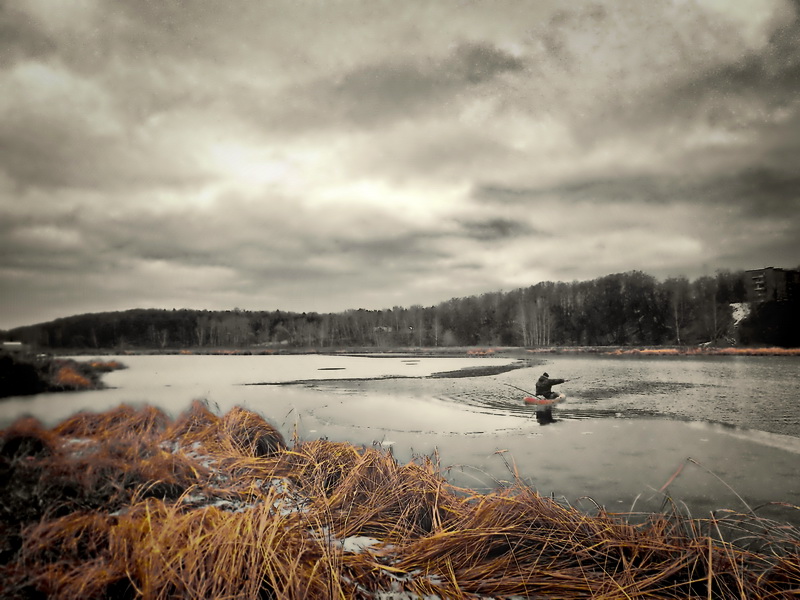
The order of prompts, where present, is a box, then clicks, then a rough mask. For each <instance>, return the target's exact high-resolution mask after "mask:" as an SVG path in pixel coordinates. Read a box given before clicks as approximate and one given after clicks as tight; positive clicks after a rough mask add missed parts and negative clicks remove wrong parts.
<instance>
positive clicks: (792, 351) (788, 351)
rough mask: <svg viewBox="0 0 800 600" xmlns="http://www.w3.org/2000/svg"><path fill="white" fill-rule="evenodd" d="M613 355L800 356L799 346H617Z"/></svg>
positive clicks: (612, 352)
mask: <svg viewBox="0 0 800 600" xmlns="http://www.w3.org/2000/svg"><path fill="white" fill-rule="evenodd" d="M606 354H612V355H614V356H635V355H642V356H800V348H777V347H773V348H713V347H700V348H630V349H622V348H618V349H616V350H612V351H610V352H606Z"/></svg>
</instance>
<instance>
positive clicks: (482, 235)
mask: <svg viewBox="0 0 800 600" xmlns="http://www.w3.org/2000/svg"><path fill="white" fill-rule="evenodd" d="M461 226H462V228H463V232H464V235H465V236H466V237H468V238H472V239H475V240H478V241H482V242H486V241H498V240H504V239H508V238H514V237H519V236H523V235H531V234H535V233H537V230H536V229H535V228H533V227H531V226H530V225H528V224H526V223H523V222H521V221H519V220H512V219H506V218H503V217H494V218H490V219H485V220H482V221H463V222H461Z"/></svg>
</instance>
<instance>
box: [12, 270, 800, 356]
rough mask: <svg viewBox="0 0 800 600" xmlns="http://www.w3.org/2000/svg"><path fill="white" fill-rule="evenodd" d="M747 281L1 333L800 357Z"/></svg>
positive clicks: (188, 314) (792, 304)
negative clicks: (729, 348)
mask: <svg viewBox="0 0 800 600" xmlns="http://www.w3.org/2000/svg"><path fill="white" fill-rule="evenodd" d="M745 281H746V280H745V272H744V271H739V272H729V271H719V272H717V273H716V275H715V276H704V277H700V278H698V279H695V280H692V281H690V280H689V279H687V278H684V277H678V278H670V279H667V280H665V281H658V280H657V279H656V278H654V277H652V276H651V275H648V274H646V273H643V272H640V271H630V272H626V273H617V274H613V275H607V276H604V277H600V278H597V279H593V280H590V281H575V282H571V283H562V282H542V283H537V284H536V285H532V286H529V287H526V288H519V289H516V290H513V291H509V292H503V291H498V292H492V293H486V294H482V295H480V296H469V297H464V298H453V299H451V300H448V301H446V302H442V303H440V304H438V305H436V306H429V307H423V306H419V305H416V306H411V307H399V306H395V307H393V308H391V309H385V310H366V309H358V310H347V311H344V312H340V313H313V312H312V313H295V312H285V311H281V310H274V311H249V310H240V309H233V310H225V311H215V310H196V309H172V310H167V309H133V310H127V311H120V312H106V313H92V314H84V315H76V316H71V317H65V318H60V319H56V320H54V321H50V322H47V323H40V324H36V325H30V326H25V327H19V328H16V329H12V330H10V331H7V332H3V333H2V337H3V338H4V339H6V340H16V341H20V342H24V343H26V344H28V345H30V346H32V347H34V348H40V349H74V350H81V349H84V350H95V349H116V350H135V349H155V350H174V349H190V348H193V349H197V348H201V349H202V348H208V349H214V348H252V347H262V348H264V349H268V348H318V349H324V348H346V347H379V348H393V347H409V346H412V347H448V346H518V347H551V346H609V345H611V346H664V345H672V346H690V345H697V344H713V345H760V344H767V345H774V346H783V347H797V346H800V316H798V315H799V314H800V310H798V301H797V299H796V298H795V299H794V300H793V301H783V302H775V301H770V302H761V303H752V302H748V298H747V288H746V284H745Z"/></svg>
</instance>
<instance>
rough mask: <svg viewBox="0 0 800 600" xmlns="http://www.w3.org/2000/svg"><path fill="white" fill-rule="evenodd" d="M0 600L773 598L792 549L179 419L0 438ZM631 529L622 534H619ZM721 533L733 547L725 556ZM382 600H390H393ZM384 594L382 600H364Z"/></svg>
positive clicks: (347, 448)
mask: <svg viewBox="0 0 800 600" xmlns="http://www.w3.org/2000/svg"><path fill="white" fill-rule="evenodd" d="M0 484H2V485H0V490H2V492H0V494H1V495H2V497H1V498H0V500H2V501H1V502H0V507H2V512H0V540H3V541H2V542H0V582H2V583H0V586H2V590H0V595H2V597H4V598H33V597H37V598H38V597H42V596H45V597H51V596H52V597H58V598H81V599H92V598H108V597H114V598H139V597H143V598H381V597H383V598H388V597H392V596H390V595H389V594H390V593H395V594H398V595H396V596H394V597H398V598H400V597H403V598H415V597H429V596H432V597H436V598H490V597H491V598H497V597H509V596H516V597H529V598H545V597H547V598H550V597H552V598H589V597H592V598H631V599H643V598H652V599H655V598H726V599H727V598H764V599H768V598H787V597H791V596H792V594H795V595H796V594H797V593H798V589H800V535H798V532H797V531H796V530H794V529H791V528H787V527H784V526H780V525H778V524H774V523H770V522H767V521H764V520H762V519H758V518H756V517H749V518H744V517H741V516H736V517H734V516H731V517H729V518H728V519H723V520H714V519H711V520H691V519H688V518H685V517H679V516H677V515H674V514H673V515H649V516H648V517H647V518H642V516H641V515H639V516H638V517H637V519H636V520H634V519H632V518H631V515H613V514H608V513H606V512H605V511H603V510H602V509H599V510H598V512H597V514H595V515H587V514H585V513H584V512H581V511H578V510H576V509H574V508H572V507H570V506H565V505H563V504H561V503H558V502H556V501H554V500H552V499H549V498H546V497H541V496H540V495H538V494H537V493H535V492H534V491H533V490H531V489H530V488H527V487H525V486H523V485H521V484H519V485H515V486H513V487H511V488H508V489H502V490H498V491H496V492H494V493H490V494H477V493H474V492H471V491H470V490H465V489H460V488H455V487H453V486H452V485H450V484H448V483H447V482H446V481H445V480H444V479H443V478H442V476H441V475H440V472H439V468H438V465H437V463H436V460H435V458H433V459H432V458H428V457H421V458H418V459H416V460H414V461H412V462H410V463H408V464H405V465H402V464H399V463H398V462H397V461H396V460H395V459H394V458H393V457H392V456H391V454H389V453H387V452H385V451H383V450H379V449H376V448H364V447H362V448H357V447H355V446H353V445H351V444H347V443H334V442H329V441H324V440H316V441H305V442H300V441H295V442H294V444H293V445H292V446H287V444H286V443H285V441H284V439H283V437H282V436H281V435H280V433H279V432H278V431H277V430H275V429H274V428H273V427H272V426H271V425H270V424H269V423H267V422H266V421H264V420H263V419H262V418H261V417H260V416H258V415H256V414H255V413H253V412H250V411H247V410H245V409H242V408H235V409H233V410H232V411H230V412H229V413H228V414H226V415H224V416H218V415H215V414H214V413H213V412H211V411H210V410H209V409H208V407H207V406H205V405H204V404H202V403H200V402H196V403H195V404H194V405H193V406H192V408H191V409H190V410H189V411H187V412H186V413H185V414H183V415H181V416H180V417H179V418H178V419H176V420H175V421H174V422H172V421H170V419H168V418H167V417H166V415H164V414H163V413H162V412H161V411H159V410H158V409H155V408H152V407H145V408H141V409H138V410H137V409H134V408H132V407H128V406H121V407H119V408H117V409H115V410H112V411H108V412H106V413H102V414H89V413H83V414H79V415H75V416H74V417H71V418H70V419H67V420H66V421H64V422H63V423H61V424H60V425H58V426H57V427H55V428H53V429H51V430H47V429H45V428H43V427H42V426H41V425H40V424H39V423H37V422H36V421H35V420H33V419H24V420H21V421H18V422H17V423H15V424H14V425H13V426H11V427H10V428H8V429H7V430H5V431H2V432H0ZM634 523H637V524H634ZM731 533H734V534H737V535H738V537H739V538H740V539H738V540H737V541H736V542H734V541H731V539H732V538H731ZM400 592H406V593H407V594H408V595H405V596H401V595H399V594H400ZM380 593H383V595H380Z"/></svg>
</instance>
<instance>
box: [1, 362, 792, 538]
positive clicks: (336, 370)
mask: <svg viewBox="0 0 800 600" xmlns="http://www.w3.org/2000/svg"><path fill="white" fill-rule="evenodd" d="M104 358H109V357H104ZM110 358H114V359H117V360H120V361H121V362H123V363H125V364H126V365H128V367H129V368H128V369H125V370H121V371H115V372H112V373H109V374H107V375H106V376H105V377H104V381H105V382H106V384H108V385H109V386H111V387H110V389H106V390H100V391H92V392H77V393H60V394H41V395H38V396H33V397H26V398H10V399H6V400H4V401H2V402H0V426H3V427H5V426H7V425H8V424H9V423H10V422H12V421H13V420H14V419H16V418H18V417H19V416H22V415H24V414H31V415H33V416H36V417H37V418H39V419H40V420H42V421H43V422H44V423H45V424H46V425H54V424H55V423H57V422H59V421H60V420H62V419H64V418H65V417H68V416H69V415H71V414H73V413H75V412H77V411H79V410H95V411H102V410H106V409H107V408H110V407H113V406H116V405H118V404H120V403H123V402H125V403H129V404H140V403H150V404H154V405H157V406H159V407H161V408H162V409H164V410H165V411H166V412H167V413H169V414H170V415H172V416H177V415H178V414H179V413H180V412H181V411H182V410H184V409H186V408H187V407H188V406H189V405H190V403H191V402H192V400H194V399H206V400H207V401H208V402H209V404H210V406H211V407H212V409H214V410H216V411H219V412H226V411H227V410H229V409H230V408H231V407H232V406H235V405H241V406H244V407H247V408H249V409H251V410H254V411H256V412H258V413H260V414H261V415H263V416H264V417H265V418H266V419H268V420H269V421H270V422H271V423H273V424H274V425H275V426H276V427H278V429H280V430H281V432H282V433H283V434H284V435H285V436H286V437H287V438H291V437H292V436H293V435H295V434H296V435H297V436H298V437H299V438H300V439H301V440H307V439H316V438H321V437H326V438H328V439H331V440H335V441H349V442H352V443H354V444H358V445H361V444H363V445H373V444H375V445H380V446H382V447H384V448H387V449H389V448H390V449H391V451H392V452H393V453H394V455H395V456H396V457H397V458H398V460H401V461H407V460H410V459H411V458H412V457H413V456H414V455H415V454H417V455H431V454H433V453H437V454H438V459H439V461H440V465H441V467H442V469H443V471H444V472H445V474H446V476H447V477H448V478H449V479H450V480H451V481H453V482H454V483H456V484H459V485H465V486H469V487H471V488H475V489H489V488H491V487H494V486H496V485H498V484H499V485H502V484H503V483H504V482H508V481H510V480H512V479H513V478H514V475H513V473H516V474H517V476H519V477H521V478H522V479H523V480H524V481H526V482H527V483H529V484H530V485H532V486H533V487H535V488H536V489H537V490H538V491H539V492H540V493H542V494H547V495H550V494H552V495H554V496H556V497H558V498H562V499H564V500H565V501H567V502H569V503H571V504H573V505H578V506H581V507H584V506H585V507H586V508H587V509H591V508H592V507H593V506H594V503H597V504H601V505H604V506H606V507H607V508H608V509H609V510H611V511H629V510H648V511H649V510H657V509H658V508H659V507H660V506H661V505H662V503H663V501H664V499H665V495H664V494H663V493H660V492H659V490H660V489H661V488H662V486H663V485H664V484H665V483H666V482H667V481H669V480H670V479H671V477H672V476H673V475H674V473H675V472H676V471H678V469H680V468H681V467H683V468H682V470H681V472H680V474H679V475H678V476H677V477H675V478H674V481H672V483H671V484H670V486H669V488H668V490H667V491H668V493H669V495H670V497H671V498H672V499H673V500H675V501H676V502H677V503H678V506H679V508H680V509H681V510H684V511H686V512H690V513H691V514H692V515H694V516H707V515H708V513H709V511H713V510H718V509H729V510H733V511H737V512H745V511H747V510H748V507H751V508H756V507H757V506H759V505H762V504H765V503H769V502H773V501H776V502H785V503H789V504H793V505H800V415H799V414H798V413H799V412H800V411H798V408H800V403H799V402H798V391H797V390H798V388H797V382H798V381H800V360H798V359H797V357H734V356H725V357H685V356H681V357H658V358H645V357H614V356H559V355H548V356H545V357H542V356H536V357H535V358H531V359H529V360H526V361H525V362H517V361H516V359H514V358H505V357H496V358H493V357H475V358H470V357H463V358H444V357H429V356H418V357H415V356H398V355H374V356H372V355H371V356H345V355H316V354H315V355H292V356H198V355H192V356H174V355H171V356H120V357H110ZM512 365H513V366H520V367H521V368H517V369H514V370H507V371H505V372H500V371H503V368H504V367H508V366H512ZM475 368H480V369H486V370H487V371H486V373H487V374H485V375H482V376H458V374H459V371H461V374H462V375H463V374H470V375H472V374H473V369H475ZM543 370H547V371H548V372H549V373H550V375H551V376H553V377H563V378H567V379H570V381H568V382H567V383H565V384H562V385H561V386H559V387H558V388H556V389H559V390H560V391H563V392H565V393H566V394H567V396H568V401H567V402H566V403H564V404H562V405H560V406H559V407H558V408H556V409H554V410H553V411H552V419H542V418H541V415H539V416H540V418H539V419H537V413H536V411H535V409H533V408H531V407H528V406H526V405H524V403H523V402H522V397H523V396H524V395H525V394H524V393H523V392H520V391H518V390H517V389H515V388H514V387H511V386H516V387H519V388H523V389H527V390H530V389H532V388H533V387H534V384H535V380H536V378H537V377H538V376H539V375H540V374H541V372H542V371H543ZM434 373H446V374H447V375H446V376H441V377H430V376H431V375H433V374H434ZM689 459H691V460H689ZM587 497H589V498H591V499H588V498H587ZM798 513H800V511H798V510H792V509H788V508H785V507H781V506H777V505H771V506H766V507H764V508H759V509H758V514H760V515H762V516H766V517H770V518H776V519H780V520H787V521H791V522H793V523H798V522H800V516H799V515H798Z"/></svg>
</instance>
